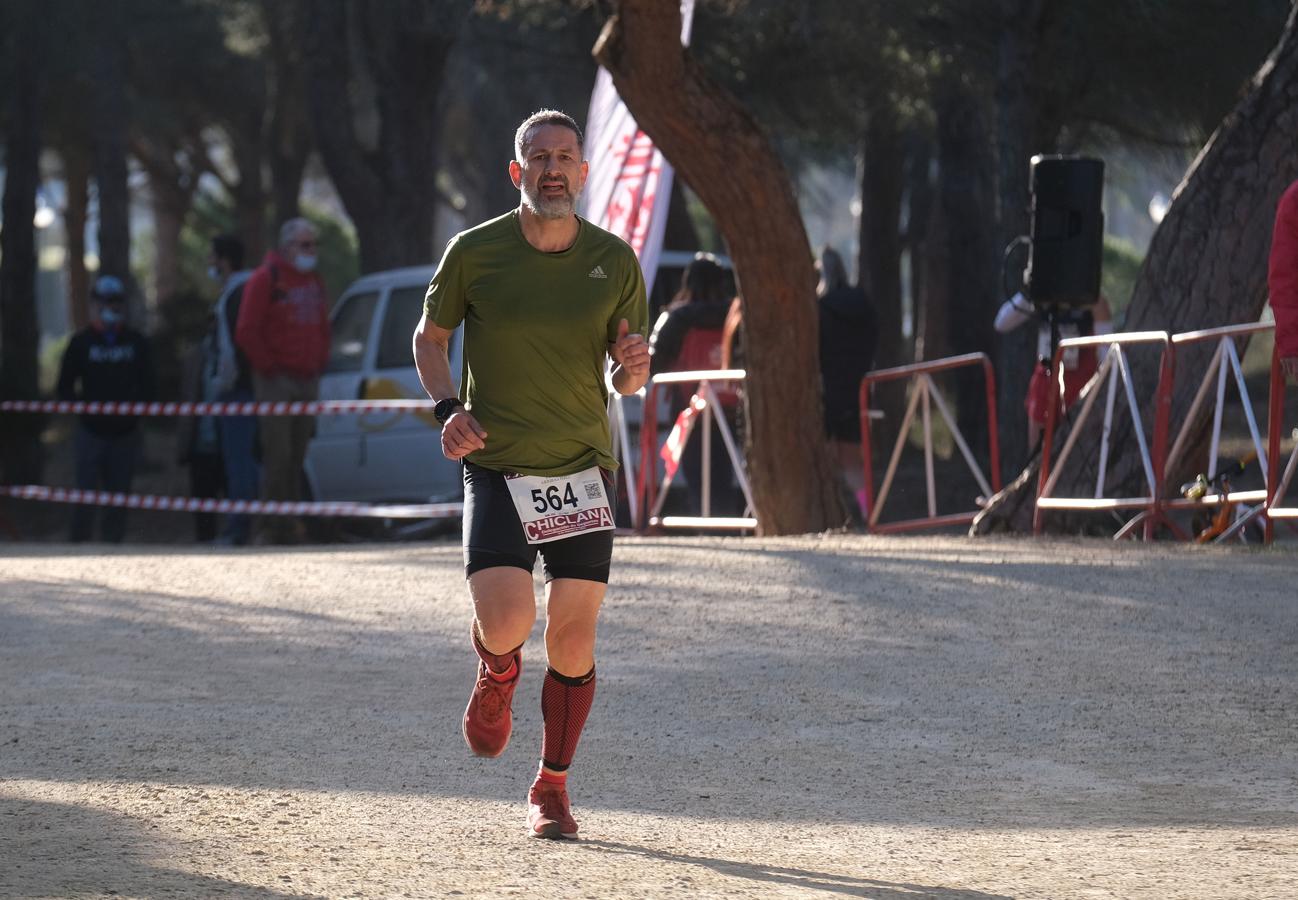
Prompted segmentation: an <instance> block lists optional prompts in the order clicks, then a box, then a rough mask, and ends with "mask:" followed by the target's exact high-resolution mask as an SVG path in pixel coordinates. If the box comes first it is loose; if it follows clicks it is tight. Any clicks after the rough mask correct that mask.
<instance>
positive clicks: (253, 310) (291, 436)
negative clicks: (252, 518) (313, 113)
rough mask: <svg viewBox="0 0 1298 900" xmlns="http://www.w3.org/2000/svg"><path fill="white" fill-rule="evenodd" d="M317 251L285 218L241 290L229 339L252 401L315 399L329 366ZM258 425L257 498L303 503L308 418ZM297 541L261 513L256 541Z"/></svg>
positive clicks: (291, 525)
mask: <svg viewBox="0 0 1298 900" xmlns="http://www.w3.org/2000/svg"><path fill="white" fill-rule="evenodd" d="M317 248H318V243H317V236H316V230H315V228H314V227H313V226H312V225H311V223H310V222H308V221H307V220H306V219H290V220H289V221H287V222H285V223H284V225H283V226H282V227H281V228H280V230H279V246H278V247H277V248H276V249H274V250H271V251H269V252H268V253H267V254H266V258H265V259H264V260H263V261H262V264H261V265H260V266H259V267H258V268H257V269H256V270H255V271H254V272H253V273H252V275H251V276H250V277H249V278H248V281H247V284H245V285H244V289H243V302H242V303H241V304H240V306H239V321H238V325H237V326H236V327H235V341H236V343H238V345H239V347H240V349H242V350H243V352H244V355H245V356H246V357H247V358H248V364H249V366H250V367H251V368H252V382H253V394H254V395H255V396H256V398H257V400H258V402H275V401H295V400H299V401H311V400H316V399H318V398H319V396H320V374H321V373H322V372H323V371H324V368H325V364H326V363H327V362H328V361H329V298H328V296H327V294H326V293H325V286H324V282H323V281H322V280H321V279H320V276H319V275H318V274H316V271H315V269H316V259H317V255H316V254H317ZM259 425H260V429H261V442H260V443H261V464H262V481H261V497H262V499H263V500H300V499H302V463H303V461H304V460H305V459H306V450H307V443H308V442H309V441H310V440H311V434H312V432H313V431H314V428H315V420H314V418H313V417H311V416H262V417H261V419H260V420H259ZM300 537H301V525H300V523H299V522H297V521H295V520H293V519H289V518H286V517H283V516H267V517H264V518H263V519H262V525H261V528H260V529H259V534H258V543H292V542H294V541H296V540H298V539H300Z"/></svg>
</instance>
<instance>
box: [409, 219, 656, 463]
mask: <svg viewBox="0 0 1298 900" xmlns="http://www.w3.org/2000/svg"><path fill="white" fill-rule="evenodd" d="M578 222H579V230H578V232H577V240H576V241H574V242H573V245H572V246H571V247H569V248H568V249H567V250H564V251H562V252H559V253H544V252H542V251H540V250H537V249H536V248H535V247H533V246H532V245H531V244H529V243H528V242H527V239H526V238H524V237H523V230H522V227H521V226H520V225H519V221H518V211H517V210H515V211H513V212H510V213H508V214H506V215H503V216H501V217H499V218H497V219H492V220H491V221H489V222H485V223H483V224H482V225H479V226H478V227H476V228H472V229H470V230H468V231H464V232H461V233H460V234H458V235H456V236H455V237H454V238H452V239H451V242H450V243H449V244H448V245H447V246H446V253H445V255H443V256H442V262H441V265H439V266H438V267H437V274H436V275H434V276H433V280H432V282H431V283H430V284H429V285H428V294H427V296H426V297H425V298H424V311H425V312H426V313H427V314H428V317H429V319H430V320H431V321H432V322H433V323H434V324H436V325H438V326H439V327H441V328H446V329H453V328H455V327H456V326H457V325H459V324H460V322H463V323H464V371H463V374H462V378H461V380H460V399H461V400H463V401H464V403H465V405H466V406H467V407H468V409H469V411H470V412H471V413H473V416H474V418H476V419H477V420H478V422H479V423H480V424H481V425H482V427H483V429H485V430H486V432H487V438H486V444H487V446H486V448H485V449H483V450H479V451H477V452H475V453H471V454H470V455H469V456H468V457H467V458H468V459H469V461H471V462H474V463H477V464H478V465H480V466H483V467H485V468H488V469H495V470H498V471H505V472H520V473H522V474H524V475H568V474H571V473H573V472H580V471H581V470H582V469H586V468H589V467H590V466H592V465H595V464H596V463H598V464H599V465H600V466H603V467H604V468H607V469H615V468H617V460H616V459H615V458H614V457H613V453H612V440H611V438H610V436H609V428H608V412H607V407H608V390H607V387H606V386H605V382H604V369H605V363H606V360H607V357H608V349H609V343H610V342H612V341H613V340H615V339H616V338H617V329H618V322H619V321H620V320H622V319H626V320H627V324H628V325H629V326H630V331H631V333H639V334H641V335H643V334H645V333H646V331H647V330H648V320H649V308H648V304H647V302H646V300H645V286H644V276H643V275H642V274H641V272H640V263H639V261H637V259H636V257H635V251H633V250H632V249H631V247H630V246H629V245H628V244H627V243H626V242H625V241H623V240H622V239H621V238H619V237H617V236H616V235H613V234H610V233H609V232H607V231H605V230H603V229H602V228H599V227H597V226H595V225H592V224H590V223H589V222H587V221H585V220H584V219H581V220H578Z"/></svg>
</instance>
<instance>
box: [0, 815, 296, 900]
mask: <svg viewBox="0 0 1298 900" xmlns="http://www.w3.org/2000/svg"><path fill="white" fill-rule="evenodd" d="M0 822H9V823H14V827H12V828H5V829H0V859H2V860H4V865H2V866H0V896H5V897H80V896H96V897H98V896H109V895H115V896H123V897H157V896H163V895H166V896H173V895H183V896H192V897H215V896H227V895H236V896H239V897H248V898H252V900H280V898H288V897H302V896H310V895H304V894H302V893H301V892H300V891H297V890H290V889H289V887H290V886H289V885H288V884H287V883H286V884H285V888H286V890H285V891H283V892H281V891H276V890H271V889H269V888H264V887H258V886H256V885H251V884H244V883H241V882H238V881H231V880H228V879H225V878H217V877H213V876H208V875H200V874H198V873H196V872H183V871H180V870H178V869H174V868H169V867H167V866H161V865H154V864H153V863H152V862H150V859H151V858H164V857H167V856H172V857H174V856H176V855H178V853H180V852H181V851H179V850H178V849H177V848H175V847H172V846H169V845H168V841H167V838H166V837H165V835H164V834H163V833H162V832H160V831H158V830H154V829H156V826H154V828H153V829H150V828H149V827H148V826H147V825H146V823H145V822H143V821H141V820H138V819H133V818H131V817H129V816H124V815H120V814H117V813H112V812H108V811H105V810H102V809H90V808H87V807H85V806H81V805H77V804H67V803H48V802H40V801H34V800H14V799H10V798H5V797H0ZM18 822H22V823H24V825H23V827H22V828H21V829H20V828H18V827H17V823H18ZM73 849H75V852H72V851H73Z"/></svg>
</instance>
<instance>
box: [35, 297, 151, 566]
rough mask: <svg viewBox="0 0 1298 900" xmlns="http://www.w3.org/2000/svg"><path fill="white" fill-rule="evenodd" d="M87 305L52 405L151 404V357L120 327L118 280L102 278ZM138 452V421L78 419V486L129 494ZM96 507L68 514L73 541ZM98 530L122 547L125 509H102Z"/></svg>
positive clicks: (137, 337) (81, 537)
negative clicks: (83, 325)
mask: <svg viewBox="0 0 1298 900" xmlns="http://www.w3.org/2000/svg"><path fill="white" fill-rule="evenodd" d="M90 300H91V323H90V325H89V326H87V327H86V328H83V329H82V330H81V331H78V332H77V333H76V334H74V335H73V336H72V340H71V341H70V342H69V343H68V348H67V350H66V351H64V353H63V361H62V363H61V365H60V367H59V383H58V395H59V399H60V400H71V401H77V400H80V401H86V402H93V401H109V400H116V401H122V402H147V401H151V400H153V397H154V390H155V385H154V371H153V354H152V352H151V349H150V346H149V340H148V338H146V337H145V336H144V335H143V334H141V333H140V332H138V331H136V330H135V329H133V328H131V327H129V326H128V325H127V324H126V286H125V285H124V284H123V283H122V280H121V279H120V278H117V277H115V276H112V275H101V276H99V277H98V278H96V279H95V282H94V285H93V286H92V288H91V292H90ZM139 451H140V431H139V419H138V417H137V416H100V415H83V416H81V418H80V419H79V420H78V422H77V431H76V438H75V453H76V481H77V487H79V488H81V489H82V490H92V491H93V490H104V491H112V492H121V493H127V492H129V491H130V490H131V481H132V479H133V477H134V475H135V463H136V458H137V457H138V455H139ZM96 509H97V507H95V506H91V505H87V504H80V505H78V506H76V507H75V508H74V509H73V512H72V528H71V533H70V538H71V540H72V541H74V542H80V541H85V540H89V539H90V537H91V533H92V531H93V529H94V520H95V511H96ZM99 529H100V530H99V534H100V537H101V539H102V540H104V541H107V542H109V543H121V541H122V538H123V537H124V536H125V534H126V510H125V509H124V508H121V507H105V508H104V509H103V512H102V515H101V516H100V525H99Z"/></svg>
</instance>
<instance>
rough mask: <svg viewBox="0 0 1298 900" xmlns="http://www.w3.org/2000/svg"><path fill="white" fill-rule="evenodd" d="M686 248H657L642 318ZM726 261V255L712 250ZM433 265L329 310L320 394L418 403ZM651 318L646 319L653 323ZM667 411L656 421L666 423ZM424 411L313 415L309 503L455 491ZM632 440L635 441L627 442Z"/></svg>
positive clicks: (350, 294)
mask: <svg viewBox="0 0 1298 900" xmlns="http://www.w3.org/2000/svg"><path fill="white" fill-rule="evenodd" d="M693 258H694V254H693V253H688V252H684V251H675V250H664V251H663V253H662V256H661V258H660V260H659V266H658V273H657V276H656V278H655V284H654V296H653V297H652V298H651V302H650V313H651V315H653V314H656V312H657V309H658V307H659V306H660V305H662V304H665V303H666V302H667V300H669V299H670V298H671V296H672V295H673V294H674V293H675V291H676V288H677V287H679V285H680V279H681V272H682V271H684V269H685V266H686V265H688V264H689V261H690V260H691V259H693ZM718 261H720V262H721V263H722V265H725V266H727V267H729V264H730V263H729V260H727V259H725V258H724V257H718ZM435 271H436V268H435V267H434V266H413V267H411V268H407V269H392V270H389V271H386V272H375V273H373V274H371V275H364V276H362V277H361V278H359V279H357V280H356V281H355V282H353V283H352V285H351V286H350V287H348V288H347V290H346V291H344V292H343V294H342V296H341V297H339V298H338V302H337V303H335V304H334V307H333V311H332V313H331V314H330V315H331V318H332V323H333V339H332V344H331V347H330V351H329V365H328V368H327V369H326V370H325V374H324V376H323V377H322V378H321V379H320V399H321V400H356V399H365V400H426V399H428V395H427V394H426V393H424V389H423V386H422V385H421V384H420V383H419V376H418V374H416V372H415V365H414V359H413V356H412V351H411V339H412V336H413V335H414V331H415V326H416V325H418V324H419V317H420V316H421V315H423V307H424V294H425V293H426V292H427V290H428V282H429V281H431V280H432V277H433V273H434V272H435ZM650 325H651V326H652V325H653V322H652V320H651V321H650ZM460 338H461V331H460V330H459V329H457V330H456V331H455V333H454V334H453V335H452V337H451V344H450V356H451V376H452V377H453V378H454V379H455V381H456V385H457V387H458V384H459V378H460V371H461V357H462V354H463V347H462V344H461V340H460ZM624 413H625V415H626V418H627V424H628V426H629V427H630V428H631V429H632V430H633V431H638V429H639V425H640V402H639V401H638V400H632V401H630V402H628V403H626V404H624ZM670 420H671V417H670V416H668V417H667V418H666V419H665V420H664V421H670ZM438 434H439V431H438V426H437V422H436V420H434V419H433V413H432V410H428V411H427V412H420V413H417V414H414V415H410V414H407V413H401V412H368V413H358V414H355V415H352V414H348V415H340V416H319V417H317V418H316V435H315V437H314V438H313V439H312V441H311V444H310V446H309V447H308V448H307V456H306V464H305V467H304V468H305V473H304V474H305V477H306V481H307V485H308V488H309V490H310V492H311V497H312V498H313V499H315V500H322V501H330V500H354V501H357V502H362V503H446V502H456V501H458V500H460V499H462V498H463V496H464V486H463V482H462V481H461V476H460V464H459V463H458V462H452V461H450V460H448V459H447V458H446V457H444V456H442V450H441V444H440V442H439V439H438ZM631 446H632V447H633V448H634V447H635V446H637V445H636V444H635V443H634V440H633V442H632V445H631Z"/></svg>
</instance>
